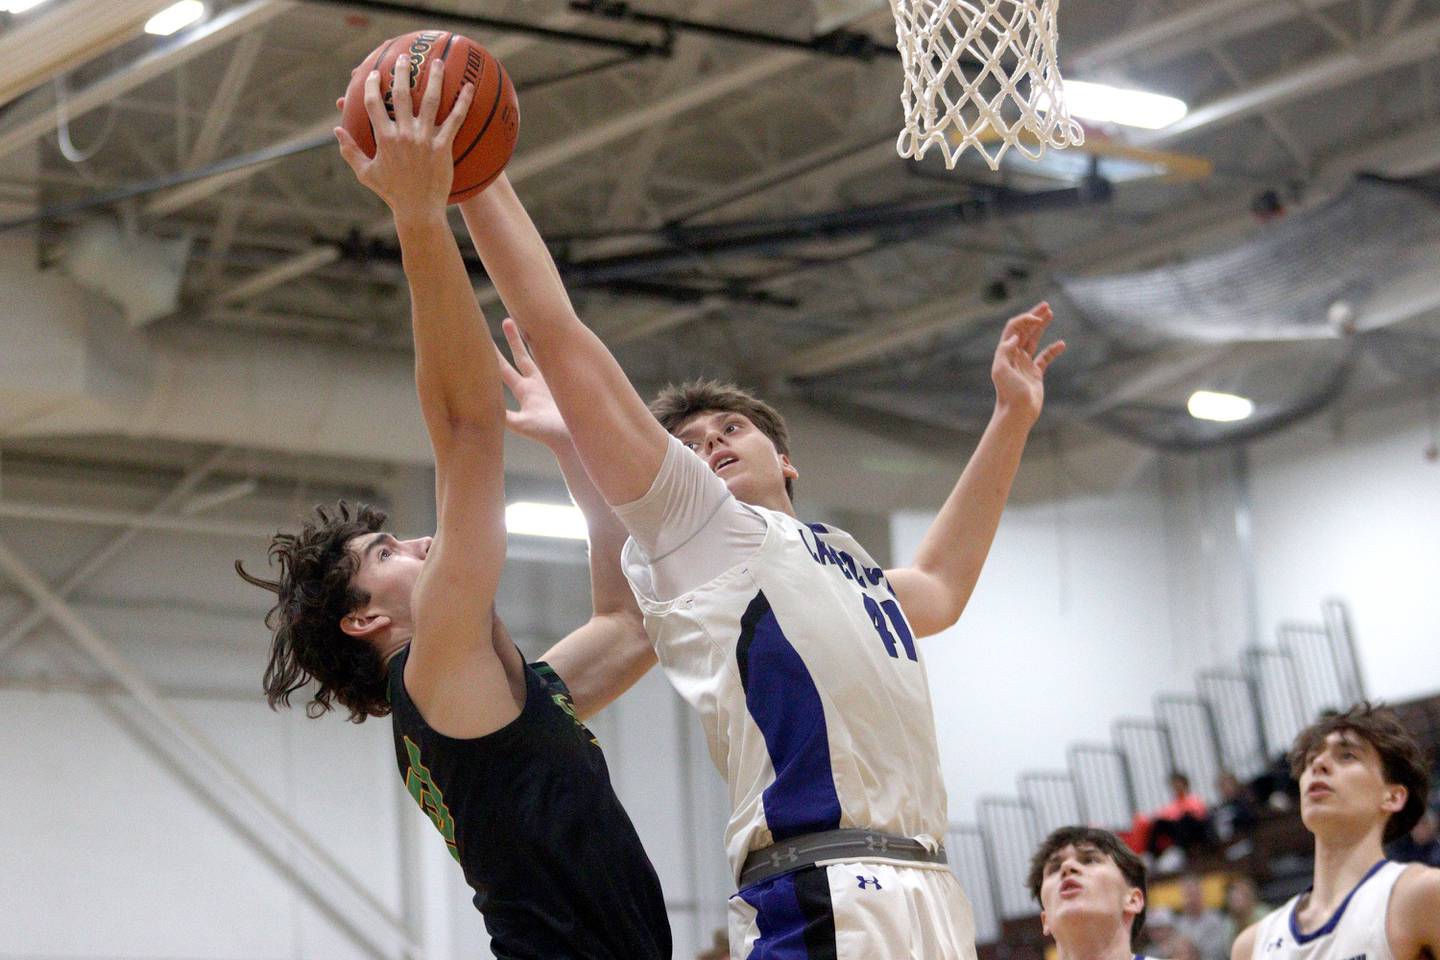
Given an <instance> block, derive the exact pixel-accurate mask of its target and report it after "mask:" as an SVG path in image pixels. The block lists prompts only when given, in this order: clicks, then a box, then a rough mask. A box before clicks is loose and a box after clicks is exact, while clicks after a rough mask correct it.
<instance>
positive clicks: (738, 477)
mask: <svg viewBox="0 0 1440 960" xmlns="http://www.w3.org/2000/svg"><path fill="white" fill-rule="evenodd" d="M461 212H462V213H463V214H464V215H465V220H466V224H467V226H468V227H469V228H470V234H471V237H472V238H473V239H474V241H475V245H476V249H477V250H478V252H479V253H480V257H481V260H482V261H483V262H484V264H485V269H486V272H487V273H488V274H489V276H490V278H491V280H492V281H493V282H494V283H495V285H496V288H497V289H498V290H499V291H500V293H501V295H502V297H503V298H504V300H505V302H506V304H507V305H508V306H509V307H510V309H511V311H512V316H513V318H514V319H515V321H516V322H517V323H518V324H519V325H520V329H521V330H522V331H523V333H524V334H525V337H526V338H527V340H528V341H529V343H530V346H531V349H532V350H533V351H534V354H535V359H536V361H537V362H538V363H539V364H540V367H541V369H542V370H544V371H545V375H546V378H547V380H548V381H549V383H550V386H551V388H552V390H553V391H554V394H555V402H556V404H557V405H558V406H559V408H560V412H561V414H562V415H563V416H564V417H565V422H566V424H567V425H568V426H569V428H570V433H571V436H572V437H573V438H574V442H575V447H576V449H577V450H578V451H579V453H580V456H581V458H582V459H583V460H584V462H585V468H586V471H587V472H588V473H589V474H590V476H591V478H592V479H593V480H594V481H595V485H596V487H597V488H599V490H600V492H601V493H602V494H603V495H604V497H605V499H606V501H607V502H609V503H610V504H611V506H612V507H614V508H615V511H616V513H617V514H618V515H619V517H620V519H621V521H622V522H624V523H625V525H626V527H627V528H628V529H629V531H630V534H631V538H632V539H631V541H630V543H629V544H627V546H626V549H625V553H624V563H625V569H626V575H627V576H628V577H629V579H630V582H631V585H632V587H633V588H634V590H635V592H636V595H637V597H638V598H639V601H640V606H641V609H642V610H643V611H644V613H645V618H646V628H647V630H648V631H649V633H650V636H651V639H652V641H653V642H654V644H655V647H656V652H657V653H658V655H659V658H660V663H661V665H662V666H663V667H664V669H665V671H666V673H667V674H668V675H669V677H670V680H671V683H672V684H673V685H674V686H675V688H676V689H677V690H678V691H679V693H680V694H681V696H683V697H684V698H685V699H686V700H687V701H688V702H689V703H690V705H691V706H692V707H694V708H695V709H696V710H697V711H698V712H699V713H700V717H701V723H702V725H703V727H704V729H705V733H706V736H707V739H708V741H709V745H710V753H711V758H712V759H713V760H714V762H715V764H716V766H717V767H718V768H719V769H720V770H721V771H722V772H723V773H724V775H725V776H726V779H727V780H728V782H729V786H730V799H731V817H730V824H729V827H728V829H727V831H726V836H725V843H726V849H727V852H728V854H729V857H730V863H731V867H732V869H733V871H734V876H735V879H736V881H737V885H738V887H739V892H738V893H737V894H736V895H735V896H734V897H732V898H731V901H730V906H731V914H730V920H731V924H730V950H731V953H732V956H734V957H737V958H745V960H772V958H774V960H779V958H786V957H799V956H806V957H838V958H840V960H849V958H864V960H871V958H877V957H884V958H905V957H913V958H922V957H923V958H926V960H944V958H973V957H974V956H975V946H974V922H973V919H972V917H971V912H970V906H969V903H968V902H967V901H966V899H965V896H964V893H963V891H961V889H960V887H959V883H958V882H957V881H956V879H955V876H954V875H953V874H952V873H951V872H950V870H949V869H948V868H947V867H946V866H945V864H944V854H943V848H942V846H941V844H942V842H943V839H944V836H945V831H946V827H947V817H946V809H945V807H946V804H945V789H944V784H943V782H942V780H941V776H940V760H939V750H938V748H937V746H936V740H935V721H934V711H933V708H932V706H931V702H930V688H929V684H928V681H927V680H926V676H925V668H924V664H923V662H922V661H921V658H920V651H919V649H918V647H917V646H916V643H915V636H916V635H917V634H918V635H920V636H926V635H929V634H933V633H936V632H939V631H940V630H943V629H945V628H947V627H949V626H950V625H951V624H953V623H954V622H955V621H956V619H957V618H958V617H959V616H960V613H961V611H962V610H963V609H964V608H965V605H966V603H967V602H968V600H969V598H970V594H971V592H972V591H973V589H974V587H975V582H976V580H977V578H978V577H979V575H980V569H981V567H982V566H983V565H984V561H985V557H986V555H987V553H988V552H989V549H990V544H991V542H992V540H993V539H994V535H995V530H996V527H997V526H998V524H999V521H1000V514H1001V511H1002V510H1003V508H1004V504H1005V500H1006V498H1007V496H1008V495H1009V491H1010V486H1011V483H1012V482H1013V480H1014V477H1015V472H1016V470H1017V469H1018V467H1019V463H1020V456H1021V453H1022V451H1023V450H1024V447H1025V443H1026V440H1027V439H1028V437H1029V433H1030V429H1031V427H1032V426H1033V425H1034V423H1035V420H1036V418H1037V417H1038V416H1039V414H1040V409H1041V406H1042V404H1043V400H1044V373H1045V369H1046V368H1047V367H1048V366H1049V364H1050V363H1051V361H1053V360H1054V359H1055V358H1056V357H1058V356H1059V355H1060V353H1061V351H1062V350H1063V349H1064V344H1063V343H1056V344H1052V345H1050V346H1049V347H1046V348H1044V349H1041V347H1040V340H1041V337H1042V336H1043V334H1044V332H1045V330H1046V328H1047V326H1048V325H1049V323H1050V319H1051V316H1050V310H1049V307H1048V306H1046V305H1044V304H1041V305H1039V306H1037V307H1036V308H1035V309H1034V310H1033V311H1030V312H1027V313H1025V314H1023V315H1021V316H1018V317H1015V318H1013V319H1012V320H1010V322H1009V323H1008V324H1007V325H1006V327H1005V330H1004V333H1003V334H1002V335H1001V340H1000V344H999V347H998V348H997V350H996V352H995V357H994V361H993V364H992V368H991V375H992V380H993V382H994V385H995V410H994V414H993V416H992V418H991V421H990V424H989V426H988V427H987V429H986V431H985V434H984V436H983V437H982V439H981V440H980V443H979V445H978V447H977V448H976V450H975V452H974V454H973V456H972V457H971V458H970V461H969V463H968V464H967V465H966V467H965V470H964V472H963V473H962V475H961V477H960V479H959V482H958V483H957V485H956V487H955V490H954V492H953V493H952V494H951V496H950V498H949V499H948V500H947V501H946V503H945V505H944V506H943V507H942V509H941V511H940V513H939V515H938V516H937V518H936V520H935V523H934V525H933V526H932V528H931V530H930V531H929V533H928V534H927V535H926V537H925V539H924V540H923V541H922V543H921V545H920V549H919V551H918V553H917V557H916V560H915V562H914V563H913V564H912V565H911V566H908V567H904V568H899V569H893V570H883V569H881V567H880V566H879V564H877V563H875V562H874V561H873V560H871V559H870V557H869V556H868V554H867V553H866V552H865V550H864V548H863V547H861V546H860V545H859V544H858V543H857V542H856V541H855V539H854V538H853V537H851V536H849V535H848V534H846V533H845V532H844V531H841V530H837V529H835V528H834V527H831V526H829V525H826V524H819V523H802V522H801V521H800V520H799V519H797V517H796V515H795V508H794V504H793V502H792V500H791V487H792V485H793V483H794V481H795V479H796V477H798V475H799V471H798V470H797V468H796V466H795V464H794V463H793V462H792V461H791V460H790V457H789V454H788V442H787V434H786V431H785V426H784V421H783V420H782V419H781V418H780V416H779V414H778V413H776V412H775V411H774V410H773V409H772V408H771V407H769V406H767V405H766V404H764V403H762V402H760V401H759V400H757V399H755V398H754V397H751V396H749V395H748V394H745V393H743V392H741V391H739V390H736V389H733V388H729V387H725V386H719V385H715V384H710V383H700V384H692V385H689V386H688V387H686V388H681V389H677V390H674V391H670V392H668V393H666V394H665V395H663V396H662V397H661V398H660V399H659V400H657V401H656V405H655V412H652V410H651V409H649V408H647V407H646V404H645V402H644V401H643V400H641V398H640V396H639V395H638V394H637V393H636V392H635V390H634V388H633V387H632V386H631V385H630V382H629V380H628V379H627V378H626V376H625V373H624V371H623V370H622V369H621V368H620V366H619V364H618V363H617V362H616V361H615V359H614V357H612V356H611V355H610V352H609V350H607V349H606V347H605V345H604V344H603V343H602V342H601V341H600V340H599V339H598V338H597V337H596V336H595V334H594V333H592V332H591V331H590V330H589V329H587V328H586V327H585V326H584V325H583V324H582V323H581V322H580V320H579V318H578V317H577V316H576V315H575V312H574V309H573V307H572V306H571V304H570V301H569V298H568V296H567V295H566V292H565V289H564V287H563V285H562V284H561V283H560V279H559V274H558V272H557V271H556V270H555V267H554V264H553V263H552V262H551V259H550V256H549V253H548V252H547V250H546V248H545V245H544V243H543V242H542V241H541V239H540V236H539V234H538V233H537V232H536V230H535V228H534V225H533V224H532V223H531V222H530V218H529V216H528V215H527V214H526V212H525V210H524V208H523V206H522V205H521V204H520V201H519V198H518V197H516V195H515V193H514V191H513V189H512V188H511V187H510V184H509V183H508V181H507V180H506V178H504V177H503V176H502V177H501V178H500V179H499V180H498V181H496V183H495V184H494V185H493V186H492V187H491V188H490V189H488V190H486V191H485V192H484V193H482V194H481V195H479V196H478V197H475V198H473V199H471V200H468V201H466V202H465V203H463V204H461ZM657 417H658V419H657Z"/></svg>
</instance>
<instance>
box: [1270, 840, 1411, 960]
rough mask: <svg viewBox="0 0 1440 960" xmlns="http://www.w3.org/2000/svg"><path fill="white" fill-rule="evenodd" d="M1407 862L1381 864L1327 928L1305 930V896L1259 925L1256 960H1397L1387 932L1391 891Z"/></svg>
mask: <svg viewBox="0 0 1440 960" xmlns="http://www.w3.org/2000/svg"><path fill="white" fill-rule="evenodd" d="M1407 866H1408V864H1404V863H1391V862H1390V861H1388V860H1381V861H1380V862H1379V863H1377V864H1375V866H1374V867H1372V868H1371V869H1370V872H1369V873H1367V874H1365V876H1364V878H1363V879H1361V881H1360V882H1359V883H1358V884H1356V885H1355V889H1354V890H1351V891H1350V894H1349V895H1348V896H1347V897H1346V898H1345V899H1344V900H1343V901H1341V903H1340V906H1339V907H1337V908H1336V909H1335V913H1334V914H1333V915H1332V916H1331V917H1330V919H1329V920H1327V921H1326V922H1325V923H1324V924H1323V925H1322V926H1320V927H1318V928H1316V929H1314V930H1310V931H1301V930H1300V928H1299V925H1298V923H1297V921H1296V919H1295V908H1296V906H1297V905H1298V904H1299V902H1300V896H1303V894H1301V895H1300V896H1296V897H1293V898H1291V900H1290V902H1289V903H1287V904H1285V906H1283V907H1281V908H1280V909H1279V910H1276V911H1275V912H1274V913H1271V914H1270V915H1268V916H1267V917H1266V918H1265V919H1264V920H1261V921H1260V926H1259V928H1258V929H1257V930H1256V931H1255V949H1254V951H1253V953H1252V954H1251V957H1252V960H1395V958H1394V955H1393V954H1392V953H1391V951H1390V940H1389V938H1388V937H1387V936H1386V934H1385V916H1386V912H1387V910H1388V909H1389V905H1390V892H1391V891H1392V890H1394V888H1395V881H1397V880H1399V879H1400V875H1401V874H1402V873H1404V872H1405V868H1406V867H1407Z"/></svg>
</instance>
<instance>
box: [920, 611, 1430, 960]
mask: <svg viewBox="0 0 1440 960" xmlns="http://www.w3.org/2000/svg"><path fill="white" fill-rule="evenodd" d="M1364 697H1365V690H1364V683H1363V680H1362V676H1361V672H1360V666H1359V661H1358V658H1357V656H1356V651H1355V645H1354V640H1353V637H1352V634H1351V629H1350V619H1349V616H1348V615H1347V612H1346V610H1345V607H1344V605H1343V604H1342V603H1341V602H1340V601H1338V600H1331V601H1327V602H1326V603H1325V604H1324V606H1323V608H1322V611H1321V618H1320V620H1319V621H1317V622H1314V623H1286V624H1283V625H1282V626H1281V627H1280V628H1279V629H1278V630H1277V634H1276V643H1275V646H1273V647H1265V648H1255V649H1251V650H1248V651H1246V652H1245V654H1244V656H1243V657H1241V658H1240V662H1238V663H1236V664H1235V665H1233V666H1229V667H1225V668H1222V669H1212V670H1206V671H1204V672H1202V673H1200V674H1199V675H1198V676H1197V677H1196V684H1195V689H1194V690H1193V691H1180V692H1173V693H1169V692H1167V693H1163V694H1160V695H1159V696H1157V697H1155V700H1154V710H1153V713H1152V715H1151V716H1148V717H1127V718H1120V719H1117V720H1116V721H1115V722H1114V723H1113V724H1112V726H1111V738H1110V742H1108V743H1076V744H1072V745H1071V746H1070V747H1069V749H1068V750H1067V769H1065V770H1029V771H1024V772H1022V773H1020V774H1019V776H1018V777H1017V780H1016V793H1015V795H1014V796H1004V797H985V798H982V799H981V800H980V802H979V804H978V822H977V823H957V824H952V825H951V828H950V835H949V839H948V843H947V847H948V849H949V853H950V861H951V865H952V867H953V869H954V870H955V872H956V874H957V875H958V876H959V878H960V880H961V882H962V883H963V884H964V887H965V890H966V893H967V894H968V895H969V897H970V900H971V903H972V905H973V907H974V910H975V921H976V933H977V941H978V944H979V949H980V955H981V957H982V960H1001V958H1004V960H1043V958H1044V957H1045V954H1046V944H1045V942H1044V939H1043V937H1042V935H1041V931H1040V922H1039V917H1038V913H1039V911H1038V908H1037V906H1036V904H1035V903H1034V902H1033V901H1032V900H1031V898H1030V895H1029V892H1028V891H1027V890H1026V889H1025V873H1026V870H1027V869H1028V866H1029V860H1030V855H1031V853H1032V852H1033V851H1034V849H1035V848H1036V847H1037V846H1038V845H1039V843H1040V841H1041V840H1042V839H1043V838H1044V837H1045V836H1046V835H1047V834H1048V833H1049V832H1050V831H1051V830H1053V829H1055V828H1056V827H1059V826H1063V825H1067V824H1074V823H1084V824H1089V825H1092V826H1098V827H1104V828H1106V829H1110V830H1114V831H1116V832H1123V831H1126V830H1128V829H1130V827H1131V825H1132V822H1133V819H1134V817H1135V815H1136V814H1137V813H1142V812H1146V811H1151V810H1155V809H1157V808H1158V807H1161V806H1163V805H1164V804H1166V803H1168V802H1169V801H1170V799H1171V794H1170V789H1169V785H1168V777H1169V774H1170V772H1171V771H1172V770H1183V771H1185V772H1186V773H1187V774H1188V775H1189V778H1190V781H1191V784H1192V788H1193V789H1194V791H1195V792H1196V793H1198V794H1199V795H1200V797H1201V798H1202V799H1204V800H1205V802H1206V804H1207V805H1209V806H1214V804H1215V803H1216V802H1217V801H1218V800H1219V796H1218V790H1217V786H1216V781H1217V779H1218V775H1219V773H1220V771H1221V770H1222V769H1224V770H1229V771H1231V772H1233V773H1234V774H1236V776H1237V777H1239V779H1240V780H1241V781H1242V782H1249V781H1250V780H1252V779H1253V778H1255V777H1256V776H1258V775H1260V774H1261V773H1263V772H1265V771H1266V770H1267V769H1269V768H1271V767H1272V765H1273V763H1274V761H1275V759H1276V758H1277V757H1279V756H1281V755H1283V754H1284V753H1285V752H1286V751H1287V750H1288V749H1289V746H1290V743H1291V741H1293V740H1294V738H1295V735H1296V734H1297V733H1298V732H1299V731H1300V730H1301V729H1302V728H1304V727H1305V726H1306V725H1307V724H1308V723H1310V722H1311V720H1312V719H1313V718H1315V717H1318V716H1319V715H1320V714H1321V713H1323V712H1324V711H1326V710H1332V709H1344V708H1346V707H1348V706H1349V705H1350V704H1352V703H1354V702H1355V701H1357V700H1361V699H1364ZM1393 706H1395V707H1396V709H1397V710H1398V711H1399V712H1400V715H1401V718H1402V719H1403V720H1404V721H1405V722H1406V724H1407V725H1408V726H1409V727H1410V728H1411V729H1413V730H1414V731H1415V732H1416V733H1417V735H1419V736H1420V737H1421V738H1422V740H1423V742H1425V743H1426V744H1427V745H1428V746H1429V748H1430V751H1431V755H1432V756H1437V755H1440V697H1433V698H1428V699H1425V700H1421V701H1415V702H1412V703H1405V704H1394V705H1393ZM1248 839H1249V843H1247V844H1243V845H1239V846H1232V847H1231V848H1230V850H1229V851H1228V853H1227V852H1225V851H1222V850H1219V849H1217V850H1215V851H1213V852H1210V853H1200V854H1198V855H1194V856H1192V858H1191V859H1190V861H1189V862H1188V863H1187V864H1186V868H1185V869H1186V871H1187V872H1191V871H1193V872H1197V873H1200V874H1202V875H1208V876H1210V877H1211V882H1210V884H1209V885H1208V887H1207V889H1209V890H1219V889H1223V880H1224V878H1225V877H1227V876H1229V875H1248V876H1250V877H1251V878H1253V879H1254V880H1255V881H1256V883H1257V884H1258V885H1259V887H1260V892H1261V896H1262V898H1263V899H1264V900H1266V901H1267V902H1270V903H1279V902H1282V901H1283V900H1285V899H1287V898H1288V897H1290V896H1291V895H1293V894H1294V893H1296V892H1298V891H1299V890H1301V889H1303V888H1304V886H1305V885H1306V884H1307V883H1308V882H1309V875H1310V870H1311V860H1310V850H1311V841H1310V836H1309V834H1308V833H1307V832H1306V830H1305V828H1304V825H1303V824H1302V823H1301V822H1300V817H1299V813H1298V809H1297V808H1291V809H1289V810H1274V809H1271V808H1269V807H1267V806H1265V805H1264V804H1261V805H1260V808H1259V820H1258V822H1257V824H1256V826H1255V828H1254V830H1253V832H1252V833H1251V834H1250V835H1249V838H1248ZM1166 889H1167V877H1166V876H1164V875H1163V874H1158V875H1154V876H1152V890H1153V891H1155V892H1156V894H1158V895H1159V896H1160V897H1161V898H1162V900H1163V898H1164V896H1165V891H1166ZM1217 905H1218V904H1217Z"/></svg>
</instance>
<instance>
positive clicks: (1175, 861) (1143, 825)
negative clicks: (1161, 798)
mask: <svg viewBox="0 0 1440 960" xmlns="http://www.w3.org/2000/svg"><path fill="white" fill-rule="evenodd" d="M1170 792H1171V794H1172V795H1173V797H1174V799H1172V800H1171V801H1170V802H1169V803H1167V804H1166V805H1165V806H1163V807H1161V808H1160V809H1159V810H1156V811H1155V812H1154V813H1152V814H1150V816H1148V817H1147V816H1145V815H1143V814H1136V815H1135V824H1134V826H1133V828H1132V829H1131V830H1130V832H1129V834H1127V835H1126V842H1128V843H1129V844H1130V847H1131V849H1133V850H1135V851H1136V852H1137V853H1147V854H1150V855H1151V856H1152V857H1159V858H1160V859H1158V860H1157V861H1156V863H1155V866H1156V869H1158V870H1161V871H1169V870H1178V869H1180V868H1182V867H1184V865H1185V851H1187V850H1190V849H1193V848H1195V847H1198V846H1201V845H1203V844H1204V843H1205V842H1206V839H1207V835H1208V833H1209V829H1210V818H1209V813H1208V811H1207V810H1206V808H1205V801H1204V800H1201V799H1200V798H1199V797H1198V796H1196V795H1195V794H1193V793H1191V792H1190V778H1189V777H1187V776H1186V775H1185V774H1183V773H1181V772H1180V771H1179V770H1175V771H1172V772H1171V774H1170ZM1172 850H1173V851H1174V852H1173V853H1170V852H1168V851H1172Z"/></svg>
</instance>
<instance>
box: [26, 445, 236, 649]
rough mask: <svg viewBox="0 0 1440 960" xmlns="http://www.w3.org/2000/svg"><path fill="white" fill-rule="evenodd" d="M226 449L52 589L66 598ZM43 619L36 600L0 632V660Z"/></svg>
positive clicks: (176, 501)
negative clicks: (25, 611) (10, 625)
mask: <svg viewBox="0 0 1440 960" xmlns="http://www.w3.org/2000/svg"><path fill="white" fill-rule="evenodd" d="M228 453H229V451H228V450H227V449H225V448H223V447H222V448H221V449H219V450H216V451H215V452H214V453H212V454H210V456H208V457H206V458H205V459H204V460H203V461H201V462H200V463H198V464H196V465H195V466H194V467H191V468H190V469H189V470H188V471H186V473H185V475H184V476H183V477H181V478H180V482H179V483H177V484H176V485H175V487H174V488H173V489H172V490H171V491H170V492H169V493H167V494H166V495H165V496H164V497H162V498H161V499H160V502H159V503H157V504H155V506H153V507H151V508H150V509H149V510H148V511H147V512H146V513H144V514H142V515H139V516H137V518H136V522H131V523H127V524H126V525H125V526H124V527H123V528H122V529H121V531H120V532H119V533H117V534H116V535H115V536H114V537H112V538H111V539H110V541H109V542H107V543H105V544H104V545H103V546H101V547H100V548H99V549H97V550H96V551H95V552H94V553H92V554H90V556H89V557H87V558H86V559H85V560H84V561H82V562H81V564H80V565H79V566H78V567H76V568H75V571H74V572H73V573H71V574H70V575H69V576H68V577H66V578H65V580H64V581H63V582H61V584H60V585H59V586H58V587H56V588H55V593H56V594H57V595H58V596H59V597H60V598H61V599H62V600H65V599H69V597H70V594H72V593H74V592H75V590H76V588H78V587H79V586H80V585H81V584H82V583H84V582H85V581H86V580H89V579H90V578H91V577H92V576H94V575H95V574H96V573H98V572H99V571H100V570H101V569H102V568H103V567H104V566H105V564H107V563H109V562H110V559H111V558H112V557H114V556H115V554H117V553H119V552H120V551H121V550H123V549H124V548H125V547H126V546H127V545H128V544H129V543H130V541H131V540H134V539H135V536H136V535H137V534H138V533H139V532H140V531H141V529H142V526H141V524H142V523H143V521H144V520H146V519H149V518H151V517H158V516H162V515H164V514H167V513H170V512H172V511H173V510H174V509H175V508H176V507H178V506H179V505H180V504H181V503H183V502H184V500H185V498H186V497H188V496H190V494H191V492H193V491H194V490H195V488H196V487H198V486H199V485H200V484H202V483H204V482H205V478H206V477H208V476H210V474H212V473H213V472H214V471H215V468H216V467H218V466H219V465H220V463H221V461H223V460H224V459H225V456H226V454H228ZM44 622H45V611H44V610H43V609H42V608H41V607H40V606H39V605H38V604H37V605H36V606H35V607H34V608H33V609H31V611H30V612H29V613H27V614H26V615H25V616H24V617H22V618H21V619H20V621H19V622H18V623H16V624H15V625H14V626H12V627H11V628H10V629H9V630H7V631H6V632H5V635H4V636H0V660H3V659H4V658H5V654H6V653H8V652H9V651H10V649H11V648H12V647H14V646H15V645H16V644H17V643H19V642H20V641H21V640H24V639H25V638H26V637H27V636H29V635H30V631H31V630H34V629H35V628H36V627H38V626H39V625H40V624H42V623H44Z"/></svg>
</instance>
